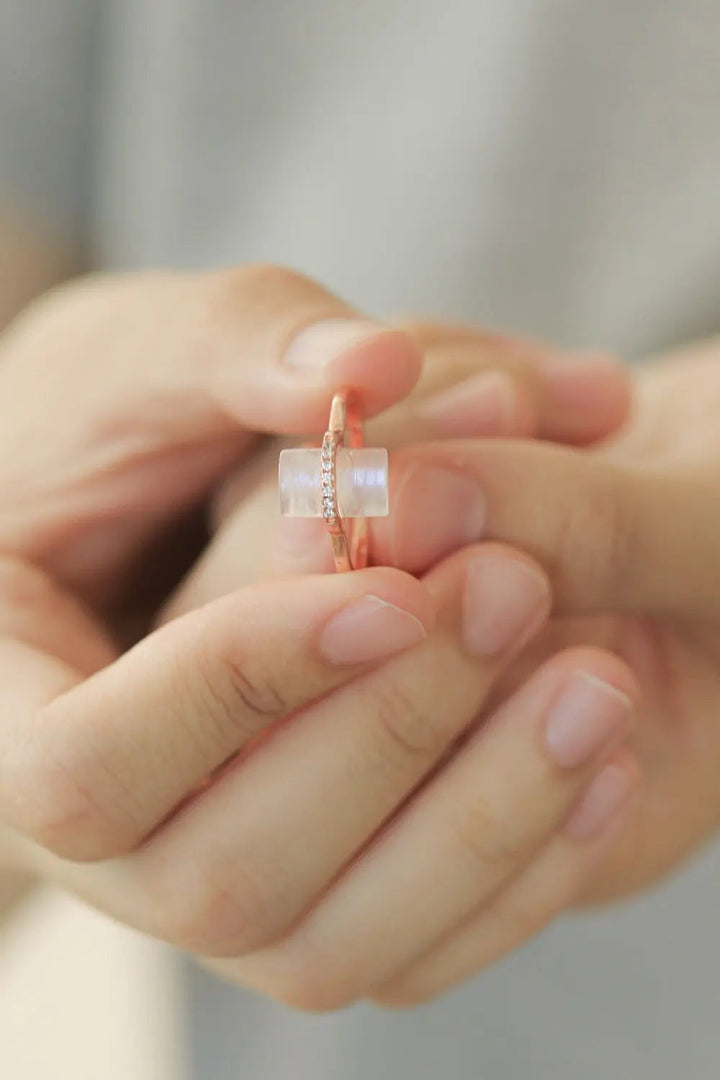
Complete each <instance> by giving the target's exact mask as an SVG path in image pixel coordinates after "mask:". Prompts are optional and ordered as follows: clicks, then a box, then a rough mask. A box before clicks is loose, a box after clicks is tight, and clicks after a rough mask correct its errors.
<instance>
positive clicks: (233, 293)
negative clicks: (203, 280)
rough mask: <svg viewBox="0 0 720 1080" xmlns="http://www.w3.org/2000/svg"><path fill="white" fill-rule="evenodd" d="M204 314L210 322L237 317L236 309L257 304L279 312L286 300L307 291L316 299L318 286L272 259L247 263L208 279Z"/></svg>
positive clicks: (283, 308)
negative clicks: (274, 262)
mask: <svg viewBox="0 0 720 1080" xmlns="http://www.w3.org/2000/svg"><path fill="white" fill-rule="evenodd" d="M208 284H209V287H208V290H207V295H206V303H207V316H208V318H209V321H210V322H211V323H213V324H217V323H220V324H223V325H224V324H226V323H228V321H233V322H234V321H236V320H237V316H238V312H243V311H246V310H248V309H252V308H258V309H260V310H262V311H263V312H266V313H268V314H269V315H272V314H273V313H277V314H278V315H282V313H283V312H284V311H285V310H286V306H287V303H288V300H289V299H291V298H293V297H295V298H297V297H298V295H299V296H300V298H302V296H303V294H306V295H307V297H308V299H310V298H311V297H312V298H314V299H315V301H316V302H317V298H318V292H319V290H318V286H317V285H314V284H313V283H312V282H311V281H310V280H309V279H308V278H305V277H303V275H302V274H298V273H296V272H295V271H294V270H289V269H288V268H287V267H284V266H277V265H274V264H272V263H248V264H245V265H243V266H238V267H233V268H231V269H229V270H221V271H218V272H216V273H214V274H212V275H210V277H209V279H208Z"/></svg>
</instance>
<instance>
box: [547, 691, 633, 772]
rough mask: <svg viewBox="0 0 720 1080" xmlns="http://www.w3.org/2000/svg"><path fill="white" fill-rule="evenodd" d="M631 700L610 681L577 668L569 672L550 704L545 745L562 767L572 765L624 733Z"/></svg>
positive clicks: (578, 763) (627, 724)
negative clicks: (569, 678) (568, 676)
mask: <svg viewBox="0 0 720 1080" xmlns="http://www.w3.org/2000/svg"><path fill="white" fill-rule="evenodd" d="M632 712H633V704H632V701H631V700H630V698H629V697H628V696H627V694H623V693H622V692H621V691H620V690H617V689H616V688H615V687H614V686H611V685H610V683H606V682H603V680H602V679H598V678H596V677H595V675H589V674H588V673H587V672H584V671H581V672H578V673H577V674H576V675H574V676H573V678H572V679H571V681H570V682H569V684H568V685H567V686H566V688H565V689H564V691H563V692H562V693H561V695H560V697H559V698H558V699H557V700H556V701H555V703H554V705H553V706H552V707H551V709H550V712H549V713H548V717H547V720H546V724H545V745H546V747H547V750H548V753H549V754H550V757H551V758H552V759H553V761H555V763H556V764H557V765H561V766H562V767H563V768H574V767H576V766H577V765H582V764H583V763H584V762H586V761H588V760H590V758H592V757H594V756H595V755H596V754H597V753H599V752H600V750H602V749H603V747H605V746H607V745H608V744H609V743H611V742H613V741H614V740H616V739H618V738H619V737H620V736H621V735H623V734H625V733H627V732H628V731H629V729H630V725H631V720H632Z"/></svg>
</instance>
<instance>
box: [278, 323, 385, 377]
mask: <svg viewBox="0 0 720 1080" xmlns="http://www.w3.org/2000/svg"><path fill="white" fill-rule="evenodd" d="M384 329H385V327H383V326H381V325H379V324H378V323H374V322H370V321H369V320H362V319H326V320H325V321H324V322H319V323H313V325H312V326H307V327H305V329H304V330H301V331H300V333H299V334H298V335H297V337H295V338H294V339H293V340H292V341H291V342H290V345H289V346H288V348H287V350H286V352H285V357H284V360H285V363H286V364H288V365H289V366H290V367H293V368H297V369H299V370H302V371H310V372H315V373H322V372H323V371H324V370H325V368H326V367H327V365H328V364H329V363H331V362H332V361H333V360H335V359H336V358H337V357H338V356H341V355H342V353H344V352H346V351H347V350H348V349H351V348H352V347H353V346H354V345H358V344H359V343H360V342H361V341H364V340H365V339H366V338H371V337H373V336H374V335H375V334H379V333H380V332H381V331H382V330H384Z"/></svg>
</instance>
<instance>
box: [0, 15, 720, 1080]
mask: <svg viewBox="0 0 720 1080" xmlns="http://www.w3.org/2000/svg"><path fill="white" fill-rule="evenodd" d="M101 9H102V10H101ZM0 36H1V38H2V40H1V41H0V49H1V50H2V53H1V54H0V61H2V63H0V88H1V90H2V92H1V93H0V187H2V186H3V185H4V186H6V187H10V188H14V189H15V190H16V191H18V192H20V193H21V194H22V195H23V196H24V197H25V198H26V200H27V201H29V202H31V203H32V204H33V205H36V206H37V207H38V209H39V210H41V211H43V212H44V213H49V214H52V215H55V217H56V218H57V222H58V225H62V226H63V227H64V228H65V229H66V230H67V231H68V232H71V233H73V234H74V235H80V234H81V233H83V232H84V233H86V234H87V235H88V237H89V239H90V245H91V250H92V252H93V256H94V260H95V262H96V264H97V265H99V266H107V267H129V268H132V267H140V266H146V265H151V264H156V263H167V264H178V265H183V266H193V265H203V264H217V263H233V262H240V261H246V260H250V259H263V260H272V261H278V262H283V263H289V264H291V265H295V266H298V267H300V268H302V269H303V270H305V271H307V272H308V273H310V274H312V275H315V276H317V277H319V278H320V279H321V280H325V281H327V282H328V283H330V284H331V285H332V286H333V287H334V288H336V289H338V290H339V291H340V292H342V293H344V294H346V295H347V297H348V298H350V299H352V300H353V301H354V302H356V303H358V304H360V305H363V306H365V307H367V308H368V309H370V310H373V311H377V312H379V313H384V312H395V311H402V312H407V311H422V312H424V313H427V312H434V313H437V314H439V315H445V316H458V317H465V318H469V319H473V320H478V321H484V322H488V323H491V324H499V325H505V326H509V327H515V328H517V329H520V330H525V331H529V332H531V333H535V334H539V335H542V336H546V337H548V338H550V339H554V340H558V341H560V342H563V343H579V344H590V345H597V346H607V347H610V348H615V349H619V350H621V351H623V352H625V353H627V354H639V353H642V352H643V351H645V350H647V349H651V348H656V347H660V346H662V345H664V344H666V343H669V342H672V341H677V340H681V339H683V338H688V337H691V336H694V335H702V334H706V333H709V332H712V331H716V330H717V329H718V325H719V323H720V309H719V304H718V281H719V280H720V199H719V198H718V190H719V188H718V177H719V176H720V121H719V119H718V105H719V103H720V9H719V8H718V5H717V0H684V2H680V0H677V2H675V3H673V2H665V3H660V2H658V0H626V2H623V3H619V2H618V3H601V2H598V0H568V2H566V3H565V2H560V0H502V2H499V0H444V2H442V3H440V2H439V0H438V2H428V0H420V2H413V3H411V2H410V0H363V2H362V3H355V2H352V0H304V2H303V3H301V4H294V3H290V2H289V0H244V2H239V0H105V2H104V3H103V4H100V3H99V0H98V3H95V4H93V3H91V0H74V2H73V0H52V3H48V2H47V0H22V3H21V2H20V0H0ZM719 870H720V850H717V849H716V850H715V851H711V852H709V853H708V854H707V855H706V856H705V857H704V859H703V860H702V861H701V862H700V863H699V864H698V865H697V866H696V867H695V868H693V869H691V870H689V871H687V872H686V873H685V874H684V875H683V876H682V877H680V878H679V879H677V880H676V881H675V882H674V883H673V884H672V885H670V886H667V887H664V888H662V889H660V890H658V891H657V892H655V893H654V894H653V895H652V896H649V897H647V898H643V899H640V900H638V901H637V902H635V903H634V904H632V905H630V906H627V907H625V908H621V909H618V910H614V911H612V912H609V913H606V914H602V915H597V916H595V917H593V918H591V919H582V920H578V921H566V922H564V923H562V924H561V925H559V926H558V927H556V928H554V929H553V930H552V931H551V932H550V933H548V934H547V935H546V936H544V937H543V938H541V939H540V940H539V941H537V942H535V943H533V944H532V945H531V946H530V947H529V948H527V949H526V950H524V951H522V952H521V953H519V954H517V955H515V956H513V957H512V958H510V959H509V960H508V961H507V962H505V963H504V964H502V965H501V966H499V967H498V968H497V969H495V970H494V971H492V972H490V973H488V974H486V975H484V976H482V977H481V978H479V979H478V980H476V981H475V982H473V983H471V984H470V985H468V986H467V987H465V988H463V989H461V990H459V991H457V992H456V993H454V994H453V995H452V996H450V997H449V998H447V999H444V1000H442V1001H440V1002H438V1003H437V1004H433V1005H431V1006H428V1007H426V1008H424V1009H422V1010H419V1011H418V1012H415V1013H411V1014H407V1015H394V1014H389V1015H385V1014H383V1013H380V1012H377V1011H375V1010H373V1009H371V1008H369V1007H365V1006H360V1007H357V1008H355V1009H352V1010H350V1011H348V1012H347V1013H344V1014H341V1015H337V1016H329V1017H319V1018H312V1017H307V1016H302V1015H296V1014H293V1013H290V1012H289V1011H287V1010H285V1009H282V1008H280V1007H278V1006H275V1005H273V1004H270V1003H268V1002H266V1001H263V1000H261V999H259V998H255V997H253V996H252V995H250V994H248V993H244V992H242V991H237V992H234V991H232V990H229V989H227V988H226V987H225V986H224V985H223V984H221V983H217V982H213V981H212V980H211V979H209V977H207V976H201V975H199V974H193V975H190V973H189V972H186V975H187V977H188V979H189V990H188V992H189V998H190V1002H191V1005H192V1009H191V1011H190V1012H189V1014H188V1041H189V1043H190V1044H191V1045H192V1047H193V1051H192V1060H193V1063H194V1068H195V1072H196V1075H197V1077H199V1078H202V1080H210V1078H212V1080H225V1078H226V1077H227V1078H230V1077H233V1078H235V1077H242V1078H248V1080H290V1078H292V1080H302V1078H307V1080H339V1078H342V1080H354V1078H356V1077H357V1078H360V1077H367V1076H371V1077H393V1078H394V1080H401V1078H405V1077H407V1078H408V1080H410V1078H413V1080H424V1078H425V1077H428V1078H429V1077H431V1076H432V1077H437V1076H439V1075H446V1074H447V1075H449V1076H452V1077H453V1078H456V1080H465V1078H468V1080H470V1078H471V1077H472V1078H474V1080H477V1078H480V1080H506V1078H507V1080H516V1078H518V1080H519V1078H521V1077H522V1078H525V1077H528V1078H531V1080H545V1078H547V1080H550V1078H552V1080H577V1078H578V1077H582V1078H583V1080H607V1078H608V1077H623V1078H624V1077H633V1080H635V1078H643V1077H648V1078H649V1077H652V1078H653V1080H676V1078H677V1077H678V1076H680V1075H681V1076H683V1077H688V1078H698V1080H700V1078H702V1080H706V1078H707V1077H709V1076H714V1075H717V1073H718V1069H719V1068H720V1037H718V1034H717V1031H718V1023H717V1020H718V1017H717V1008H718V1002H719V1001H720V935H719V934H718V917H717V912H718V901H719V900H720V896H719V895H718V890H719V886H718V881H719V877H718V871H719Z"/></svg>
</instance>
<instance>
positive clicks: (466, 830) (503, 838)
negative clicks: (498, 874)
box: [448, 797, 522, 871]
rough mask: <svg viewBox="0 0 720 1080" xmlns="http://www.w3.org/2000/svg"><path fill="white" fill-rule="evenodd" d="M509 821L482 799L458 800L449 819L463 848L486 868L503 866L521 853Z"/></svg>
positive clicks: (452, 833) (452, 835) (485, 869)
mask: <svg viewBox="0 0 720 1080" xmlns="http://www.w3.org/2000/svg"><path fill="white" fill-rule="evenodd" d="M508 824H509V823H508V821H507V820H503V818H502V817H501V816H500V815H498V814H497V813H495V812H494V811H493V810H492V809H491V807H490V806H489V805H488V804H487V803H486V802H485V801H484V800H482V799H479V798H477V797H475V798H474V799H473V800H472V801H468V802H463V803H458V805H457V806H456V807H455V808H454V811H453V813H452V816H451V817H450V819H449V822H448V825H449V831H450V835H451V837H452V838H453V841H454V842H455V843H456V844H457V845H458V846H459V848H460V850H461V852H462V853H463V854H464V855H466V856H470V857H471V858H472V859H473V860H474V861H476V862H477V863H478V864H479V865H480V866H481V867H482V869H483V871H488V870H491V869H492V868H493V867H498V868H504V867H507V866H508V865H512V864H514V863H516V862H517V861H518V860H519V858H520V857H521V854H522V852H521V850H520V847H519V845H518V843H517V841H516V840H515V839H514V838H513V837H512V836H508Z"/></svg>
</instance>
